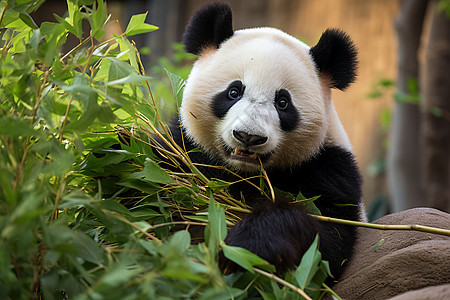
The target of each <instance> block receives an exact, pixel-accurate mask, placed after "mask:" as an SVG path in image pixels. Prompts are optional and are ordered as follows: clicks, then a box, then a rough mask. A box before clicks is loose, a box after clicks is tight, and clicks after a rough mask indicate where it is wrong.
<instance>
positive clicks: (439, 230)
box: [310, 214, 450, 236]
mask: <svg viewBox="0 0 450 300" xmlns="http://www.w3.org/2000/svg"><path fill="white" fill-rule="evenodd" d="M310 216H312V217H313V218H316V219H317V220H319V221H323V222H331V223H338V224H344V225H352V226H359V227H365V228H372V229H381V230H415V231H421V232H427V233H435V234H441V235H446V236H450V230H449V229H443V228H437V227H431V226H424V225H418V224H414V225H388V224H373V223H365V222H358V221H350V220H344V219H338V218H331V217H324V216H318V215H312V214H310Z"/></svg>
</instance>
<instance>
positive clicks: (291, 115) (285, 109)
mask: <svg viewBox="0 0 450 300" xmlns="http://www.w3.org/2000/svg"><path fill="white" fill-rule="evenodd" d="M274 106H275V108H276V110H277V112H278V117H279V118H280V126H281V129H283V130H284V131H290V130H293V129H294V128H295V127H296V126H297V125H298V123H299V120H300V113H299V111H298V110H297V109H296V108H295V105H293V103H292V99H291V94H290V93H289V91H288V90H285V89H281V90H279V91H277V92H276V93H275V100H274Z"/></svg>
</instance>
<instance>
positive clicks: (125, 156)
mask: <svg viewBox="0 0 450 300" xmlns="http://www.w3.org/2000/svg"><path fill="white" fill-rule="evenodd" d="M43 2H44V1H43V0H41V1H36V0H20V1H19V0H16V1H2V2H1V4H0V11H1V17H0V29H1V30H2V31H1V38H2V40H1V49H0V50H1V51H0V99H2V101H1V105H0V111H1V115H0V161H1V170H2V171H1V172H0V186H1V190H0V298H2V299H12V298H14V299H18V298H19V299H22V298H23V299H29V298H41V297H43V298H44V299H61V298H68V299H72V298H76V299H93V298H95V299H99V298H111V299H118V298H126V299H137V298H139V299H140V298H146V299H156V298H157V299H192V298H196V299H211V298H213V297H214V298H220V299H235V298H239V299H244V298H252V297H263V298H264V299H275V298H277V299H280V298H286V297H289V299H297V298H298V299H301V298H302V297H301V296H300V295H299V294H298V293H297V292H296V291H295V290H293V289H292V288H290V287H289V285H294V286H296V287H297V288H298V287H300V288H302V289H305V290H306V291H307V292H308V293H309V294H310V296H312V297H314V298H318V297H319V296H320V294H322V292H321V291H320V289H321V288H322V287H325V290H327V288H326V286H325V285H324V286H322V283H323V282H324V280H325V278H326V277H327V275H328V274H329V270H328V267H327V264H326V262H323V261H321V255H320V252H319V251H318V239H316V240H315V241H314V243H313V244H312V245H311V248H310V250H308V252H307V253H306V255H305V257H304V259H303V260H302V263H301V265H300V266H299V268H298V269H297V270H295V271H294V272H292V273H288V274H286V275H285V279H281V278H280V277H277V276H275V275H271V276H263V275H261V274H264V273H261V272H259V273H258V272H255V271H257V270H260V269H259V268H262V269H264V270H266V271H273V267H271V266H270V265H269V264H268V263H267V262H265V261H264V260H262V259H261V258H259V257H257V256H256V255H254V254H253V253H251V252H249V251H247V250H245V249H241V248H238V247H231V246H227V245H226V244H225V243H224V238H225V236H226V234H227V226H228V225H231V224H233V223H234V222H236V221H237V220H238V219H239V214H242V213H246V212H248V208H247V207H246V206H245V205H244V204H242V203H241V202H239V201H236V200H234V199H232V198H231V197H230V196H229V195H228V193H227V191H226V187H227V186H228V185H230V184H231V183H226V182H221V181H211V180H208V179H207V178H205V177H204V176H203V174H201V173H200V172H199V171H198V169H197V168H196V167H195V166H194V165H193V164H192V163H191V162H190V161H189V158H188V156H187V155H186V153H184V152H183V151H182V149H180V148H179V147H178V148H177V146H176V145H174V144H173V143H171V137H170V134H169V132H167V127H166V126H165V124H164V123H163V122H162V121H161V116H160V114H159V112H158V107H160V103H159V102H158V101H157V99H156V100H155V98H154V97H153V94H152V90H151V89H150V83H149V82H151V79H150V77H148V76H145V73H144V68H143V66H142V64H141V61H140V54H139V51H138V49H136V48H135V47H134V45H133V44H132V43H130V42H129V40H128V39H127V36H131V35H134V34H142V33H148V32H151V31H153V30H156V29H157V28H156V27H155V26H152V25H150V24H147V23H145V22H144V21H145V17H146V14H141V15H136V16H134V17H133V18H131V20H130V22H129V24H128V26H127V27H126V30H125V32H124V33H123V34H121V35H119V36H116V37H114V38H113V39H111V40H102V36H103V34H104V30H103V26H104V25H105V23H106V22H107V21H108V18H109V17H108V15H107V13H106V5H105V3H104V1H103V0H97V1H93V0H91V1H89V0H67V7H68V10H67V13H66V15H65V16H55V17H56V20H57V22H56V23H51V22H44V23H42V24H41V25H40V26H39V27H38V26H37V25H36V24H35V23H34V21H33V20H32V18H31V17H30V15H29V14H30V13H31V12H33V11H34V10H36V9H37V8H38V7H39V6H40V5H41V4H42V3H43ZM81 20H87V21H88V23H89V24H90V26H91V30H90V35H89V36H87V37H86V36H85V35H84V34H85V33H83V32H82V28H81ZM69 34H71V35H73V36H75V37H77V38H78V39H79V44H78V45H77V46H76V47H74V48H73V49H72V50H70V51H69V52H68V53H66V54H64V55H63V54H61V46H62V45H63V44H64V43H65V41H66V39H67V36H68V35H69ZM167 74H168V78H169V80H170V82H171V83H172V87H173V90H174V95H175V96H174V100H173V106H174V107H176V104H177V103H178V104H179V101H180V100H181V94H182V88H183V85H184V81H183V80H182V79H181V78H180V77H178V76H177V75H175V74H173V73H171V72H169V71H168V72H167ZM155 137H158V138H159V141H160V142H161V141H166V142H167V143H168V144H169V145H170V149H171V151H165V152H164V151H163V150H161V147H158V141H157V140H156V139H155ZM151 144H153V146H151ZM155 149H156V150H157V151H163V153H164V154H165V155H166V156H167V157H168V159H169V160H170V161H172V162H173V164H179V162H180V161H181V162H182V163H183V164H184V165H185V166H186V167H187V169H188V171H186V172H179V173H176V172H173V171H168V170H166V169H164V168H163V167H162V166H161V165H160V163H159V161H158V159H157V157H156V156H155V155H154V154H153V153H154V151H155ZM293 200H295V201H304V200H307V201H306V204H307V205H313V203H312V201H313V200H314V199H312V200H310V201H309V200H308V199H304V198H303V197H302V196H301V195H299V196H297V197H293ZM176 226H182V227H181V230H178V231H175V230H173V229H179V228H175V227H176ZM194 226H197V227H200V229H201V231H203V230H204V231H205V242H201V243H193V241H191V235H190V233H189V231H187V230H184V228H185V227H189V228H190V227H194ZM220 251H223V253H224V255H225V256H226V257H227V258H228V259H230V260H232V261H234V262H235V263H237V264H239V265H240V266H242V267H243V268H244V269H246V270H247V271H248V272H240V273H235V274H231V275H227V276H225V275H223V274H222V272H221V271H220V269H219V267H218V265H217V257H218V254H219V252H220ZM273 278H277V281H276V282H278V283H276V282H275V281H274V280H273ZM278 284H280V285H278ZM274 297H275V298H274Z"/></svg>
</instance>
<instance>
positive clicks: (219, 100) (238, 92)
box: [211, 80, 245, 118]
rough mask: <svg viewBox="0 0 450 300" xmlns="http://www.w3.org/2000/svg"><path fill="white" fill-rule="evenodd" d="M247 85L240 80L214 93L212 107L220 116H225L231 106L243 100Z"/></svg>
mask: <svg viewBox="0 0 450 300" xmlns="http://www.w3.org/2000/svg"><path fill="white" fill-rule="evenodd" d="M244 91H245V85H244V84H243V83H242V81H240V80H235V81H233V82H231V83H230V84H229V85H228V87H227V88H226V89H224V90H223V91H221V92H219V93H218V94H216V95H214V97H213V98H212V103H211V108H212V111H213V113H214V114H215V115H216V116H217V117H218V118H223V117H225V115H226V114H227V112H228V111H229V110H230V108H231V107H232V106H233V105H234V104H236V103H237V102H238V101H239V100H241V98H242V95H244Z"/></svg>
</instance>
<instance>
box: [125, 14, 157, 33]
mask: <svg viewBox="0 0 450 300" xmlns="http://www.w3.org/2000/svg"><path fill="white" fill-rule="evenodd" d="M147 13H148V12H146V13H143V14H139V15H134V16H132V17H131V19H130V22H129V23H128V25H127V29H126V30H125V34H126V35H128V36H132V35H136V34H141V33H148V32H152V31H155V30H157V29H158V27H156V26H154V25H150V24H147V23H145V18H146V17H147Z"/></svg>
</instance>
